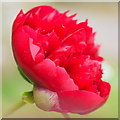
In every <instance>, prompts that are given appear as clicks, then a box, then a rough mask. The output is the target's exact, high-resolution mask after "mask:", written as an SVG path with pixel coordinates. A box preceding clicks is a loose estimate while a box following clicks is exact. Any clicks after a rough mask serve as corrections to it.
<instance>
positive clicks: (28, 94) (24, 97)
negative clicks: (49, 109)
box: [22, 91, 34, 104]
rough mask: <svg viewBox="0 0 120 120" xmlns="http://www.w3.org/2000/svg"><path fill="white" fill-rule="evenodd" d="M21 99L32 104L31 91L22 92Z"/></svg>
mask: <svg viewBox="0 0 120 120" xmlns="http://www.w3.org/2000/svg"><path fill="white" fill-rule="evenodd" d="M22 101H23V102H25V103H30V104H33V103H34V98H33V91H29V92H24V93H23V94H22Z"/></svg>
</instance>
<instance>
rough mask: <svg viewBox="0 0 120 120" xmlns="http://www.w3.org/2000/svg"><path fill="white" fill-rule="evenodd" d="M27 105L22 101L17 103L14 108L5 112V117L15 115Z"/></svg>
mask: <svg viewBox="0 0 120 120" xmlns="http://www.w3.org/2000/svg"><path fill="white" fill-rule="evenodd" d="M25 104H26V103H25V102H24V101H20V102H18V103H16V104H15V105H14V106H12V107H11V108H9V109H8V110H7V111H6V112H5V114H4V116H5V117H6V116H8V115H10V114H12V113H14V112H15V111H16V110H18V109H19V108H21V107H22V106H24V105H25Z"/></svg>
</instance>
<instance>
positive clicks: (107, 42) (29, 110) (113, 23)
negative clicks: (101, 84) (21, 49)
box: [2, 2, 118, 118]
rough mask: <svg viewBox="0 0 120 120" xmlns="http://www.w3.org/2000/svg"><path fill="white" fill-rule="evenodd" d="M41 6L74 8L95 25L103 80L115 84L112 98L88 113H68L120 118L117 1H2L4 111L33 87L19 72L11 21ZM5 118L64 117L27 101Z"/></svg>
mask: <svg viewBox="0 0 120 120" xmlns="http://www.w3.org/2000/svg"><path fill="white" fill-rule="evenodd" d="M38 5H51V6H53V7H54V8H56V9H58V10H59V11H60V12H64V11H66V10H71V12H70V13H69V14H68V15H71V14H74V13H78V14H77V16H76V17H75V18H76V19H78V20H79V22H81V21H85V20H86V19H88V20H89V25H90V26H92V27H93V28H94V31H96V32H97V34H96V43H98V44H101V49H100V54H101V55H102V56H103V57H104V58H105V66H104V67H103V69H104V72H105V76H104V80H106V81H108V82H110V84H111V85H112V90H111V94H110V97H109V100H108V101H107V102H106V104H105V105H104V106H102V107H101V108H99V109H98V110H96V111H95V112H92V113H90V114H87V115H77V114H71V113H70V114H69V115H70V117H74V118H117V117H118V6H117V3H113V2H112V3H109V2H108V3H102V2H101V3H94V2H91V3H87V2H86V3H82V2H79V3H77V2H76V3H72V2H71V3H68V2H61V3H59V2H57V3H55V2H48V3H43V2H41V3H35V2H31V3H30V2H29V3H25V2H23V3H15V2H11V3H8V2H7V3H3V4H2V14H3V16H2V21H3V26H2V28H3V30H2V33H3V34H2V37H3V38H2V40H3V41H2V46H3V50H2V51H3V53H2V54H3V56H2V58H3V64H2V77H3V81H2V86H3V89H2V90H3V91H2V95H3V96H2V97H3V114H5V111H6V110H7V109H9V108H10V107H12V106H13V105H14V104H15V103H17V102H19V101H20V99H21V94H22V93H23V92H25V91H29V90H31V89H32V86H31V85H30V84H29V83H28V82H26V81H25V80H24V79H23V78H22V77H21V76H20V74H19V72H18V70H17V66H16V64H15V60H14V58H13V54H12V48H11V28H12V23H13V21H14V19H15V17H16V15H17V14H18V12H19V11H20V9H23V11H24V12H27V11H28V10H29V9H31V8H33V7H35V6H38ZM3 117H12V118H19V117H20V118H21V117H22V118H62V117H63V116H62V115H61V114H60V113H57V112H46V111H42V110H40V109H38V108H37V107H36V106H35V105H31V104H27V105H25V106H23V107H21V108H20V109H18V110H17V111H15V112H14V113H13V114H11V115H9V116H3Z"/></svg>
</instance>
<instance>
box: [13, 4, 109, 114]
mask: <svg viewBox="0 0 120 120" xmlns="http://www.w3.org/2000/svg"><path fill="white" fill-rule="evenodd" d="M67 13H68V11H67V12H64V13H59V11H57V10H56V9H54V8H52V7H50V6H38V7H35V8H33V9H31V10H30V11H28V12H27V13H26V14H24V13H23V12H22V10H21V11H20V13H19V14H18V15H17V17H16V19H15V21H14V24H13V30H12V48H13V53H14V57H15V60H16V62H17V65H18V66H19V68H20V69H21V70H22V72H23V73H24V74H25V76H27V78H28V80H29V81H30V82H31V81H32V83H33V85H34V92H33V95H34V101H35V103H36V105H37V106H38V107H39V108H41V109H43V110H47V111H58V112H71V113H78V114H86V113H89V112H92V111H94V110H95V109H97V108H99V107H100V106H102V105H103V104H104V103H105V102H106V100H107V99H108V96H109V93H110V84H109V83H107V82H104V81H102V69H101V64H102V61H103V58H102V57H100V56H99V55H98V51H99V45H96V44H95V43H94V36H95V33H93V31H92V28H91V27H89V26H88V22H87V20H86V21H85V22H81V23H77V20H73V17H74V16H75V15H72V16H67V15H66V14H67Z"/></svg>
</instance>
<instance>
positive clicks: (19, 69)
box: [18, 67, 33, 84]
mask: <svg viewBox="0 0 120 120" xmlns="http://www.w3.org/2000/svg"><path fill="white" fill-rule="evenodd" d="M18 71H19V73H20V74H21V76H22V77H23V78H24V79H25V80H26V81H28V82H29V83H31V84H33V82H32V81H31V80H30V79H29V78H28V77H27V76H26V75H25V74H24V72H23V71H22V70H21V68H20V67H18Z"/></svg>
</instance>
